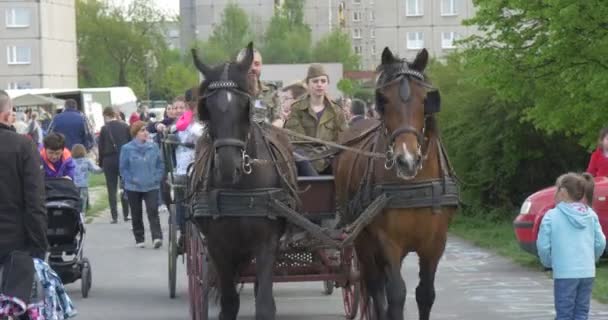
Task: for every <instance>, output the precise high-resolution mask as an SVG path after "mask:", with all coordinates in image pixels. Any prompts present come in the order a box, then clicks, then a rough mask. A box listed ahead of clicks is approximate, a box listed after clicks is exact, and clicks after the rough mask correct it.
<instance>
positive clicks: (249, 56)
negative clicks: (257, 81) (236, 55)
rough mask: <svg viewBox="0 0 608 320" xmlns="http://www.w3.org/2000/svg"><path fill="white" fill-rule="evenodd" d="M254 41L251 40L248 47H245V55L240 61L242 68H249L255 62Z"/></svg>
mask: <svg viewBox="0 0 608 320" xmlns="http://www.w3.org/2000/svg"><path fill="white" fill-rule="evenodd" d="M253 54H254V53H253V42H249V44H248V45H247V48H245V57H243V59H242V60H241V61H239V66H240V68H241V69H242V70H249V68H251V64H252V63H253Z"/></svg>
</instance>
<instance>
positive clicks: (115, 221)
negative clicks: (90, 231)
mask: <svg viewBox="0 0 608 320" xmlns="http://www.w3.org/2000/svg"><path fill="white" fill-rule="evenodd" d="M117 223H118V220H116V219H112V221H110V224H117Z"/></svg>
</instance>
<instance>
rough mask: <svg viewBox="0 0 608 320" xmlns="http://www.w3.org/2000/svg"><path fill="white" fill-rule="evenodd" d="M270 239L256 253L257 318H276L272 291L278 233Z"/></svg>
mask: <svg viewBox="0 0 608 320" xmlns="http://www.w3.org/2000/svg"><path fill="white" fill-rule="evenodd" d="M270 237H271V238H270V239H269V241H267V242H266V243H265V244H264V245H262V246H260V248H259V249H258V252H257V254H256V260H255V269H256V270H255V272H256V283H257V294H256V297H255V319H256V320H274V318H275V316H276V313H277V308H276V305H275V302H274V297H273V293H272V277H273V275H274V262H275V259H276V251H277V245H278V234H277V233H274V234H273V235H272V236H270Z"/></svg>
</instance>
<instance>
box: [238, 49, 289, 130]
mask: <svg viewBox="0 0 608 320" xmlns="http://www.w3.org/2000/svg"><path fill="white" fill-rule="evenodd" d="M246 53H247V50H246V48H243V49H242V50H241V51H240V52H239V54H238V55H237V57H236V61H241V60H243V59H244V58H245V55H246ZM261 74H262V55H261V54H260V52H259V51H258V50H256V49H253V62H252V63H251V68H250V69H249V73H248V76H249V80H250V81H249V83H251V84H252V87H251V88H249V94H251V96H253V97H255V101H253V107H254V108H253V110H252V112H251V116H252V119H253V121H255V122H257V123H263V122H266V123H273V122H275V121H276V120H277V119H279V118H280V112H281V111H280V108H279V104H278V101H277V95H276V94H275V92H276V91H277V87H276V86H275V85H274V84H272V83H269V82H264V81H261V80H260V76H261Z"/></svg>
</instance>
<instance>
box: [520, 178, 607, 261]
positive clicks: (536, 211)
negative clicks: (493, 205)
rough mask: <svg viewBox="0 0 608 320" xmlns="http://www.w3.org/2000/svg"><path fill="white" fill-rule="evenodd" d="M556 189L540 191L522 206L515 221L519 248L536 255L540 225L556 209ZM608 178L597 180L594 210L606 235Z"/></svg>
mask: <svg viewBox="0 0 608 320" xmlns="http://www.w3.org/2000/svg"><path fill="white" fill-rule="evenodd" d="M555 191H556V190H555V187H550V188H546V189H543V190H540V191H538V192H536V193H534V194H532V195H531V196H529V197H528V198H527V199H526V200H525V201H524V203H523V204H522V206H521V209H520V210H519V215H518V216H517V217H516V218H515V221H513V227H514V229H515V236H516V237H517V241H518V242H519V246H520V247H521V248H522V249H523V250H525V251H527V252H529V253H531V254H534V255H536V238H537V237H538V229H539V228H540V223H541V221H542V219H543V217H544V216H545V214H546V213H547V211H549V210H550V209H552V208H553V207H555ZM607 198H608V178H606V177H598V178H595V192H594V195H593V205H592V207H593V210H595V212H596V213H597V215H598V218H599V220H600V225H601V226H602V231H604V234H608V201H607Z"/></svg>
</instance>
